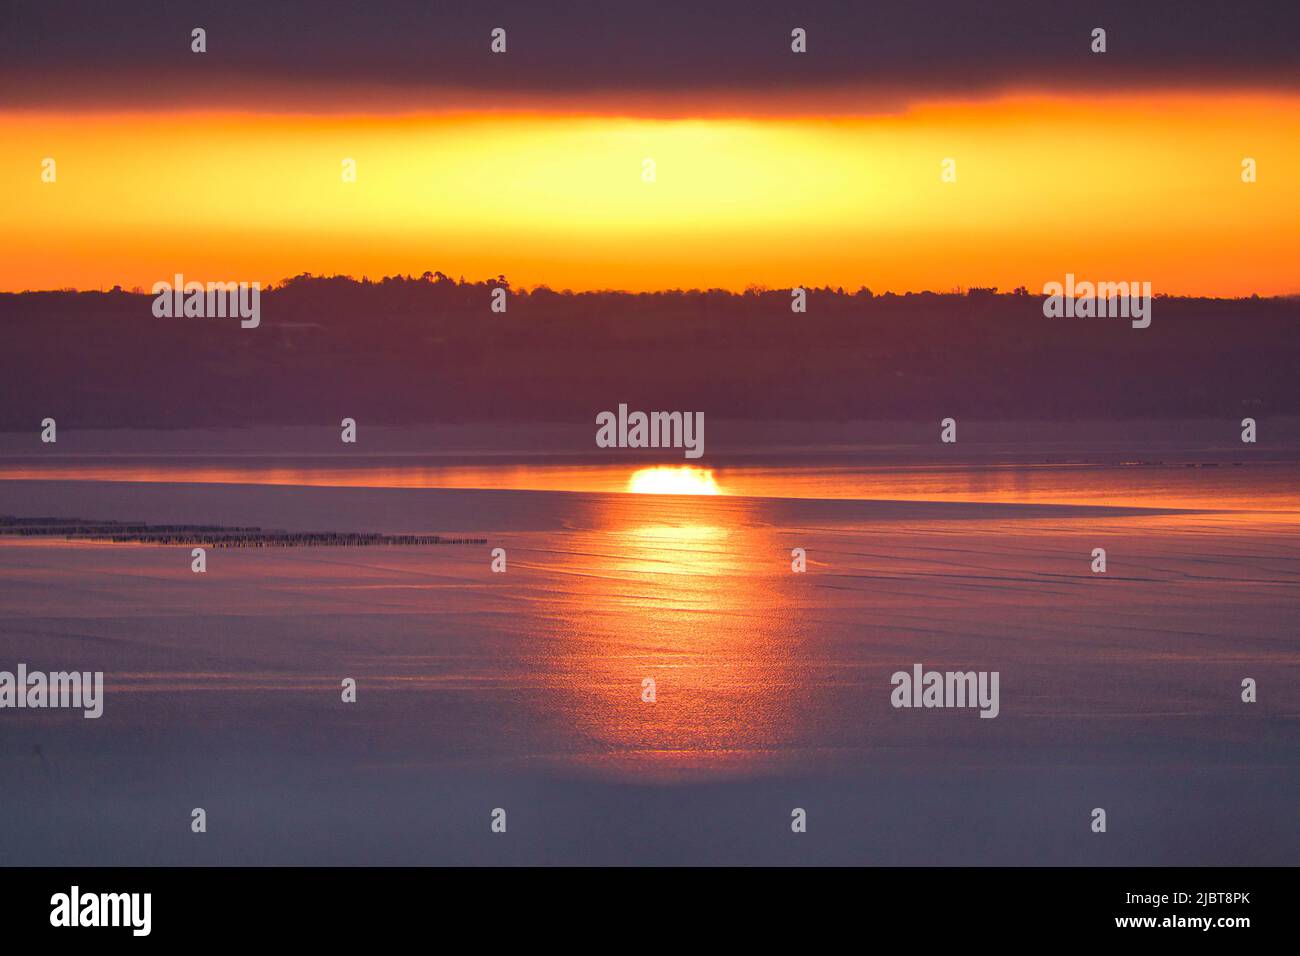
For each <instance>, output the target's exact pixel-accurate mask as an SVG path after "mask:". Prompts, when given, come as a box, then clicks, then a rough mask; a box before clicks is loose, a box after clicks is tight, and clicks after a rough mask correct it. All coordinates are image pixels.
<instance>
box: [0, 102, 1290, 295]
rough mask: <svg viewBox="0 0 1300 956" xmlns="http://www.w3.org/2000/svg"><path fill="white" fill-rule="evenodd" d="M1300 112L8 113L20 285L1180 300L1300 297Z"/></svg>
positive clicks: (1106, 107) (1169, 108) (1015, 105)
mask: <svg viewBox="0 0 1300 956" xmlns="http://www.w3.org/2000/svg"><path fill="white" fill-rule="evenodd" d="M1298 106H1300V98H1297V97H1296V96H1294V95H1285V94H1269V93H1256V94H1245V93H1243V94H1235V95H1228V94H1212V93H1194V92H1188V93H1183V94H1173V93H1170V94H1164V95H1155V94H1152V95H1136V94H1133V95H1119V94H1116V95H1113V96H1102V95H1096V96H1073V97H1071V96H1049V95H1034V94H1030V93H1023V94H1016V95H1007V96H1004V97H999V98H994V99H990V100H985V101H978V102H953V103H949V102H931V103H922V104H917V105H915V106H913V107H912V108H911V109H908V110H907V111H905V112H902V113H899V114H896V115H894V114H889V115H865V116H857V117H810V116H803V117H797V116H796V117H765V116H756V117H743V116H734V117H714V118H707V119H703V118H701V119H682V120H671V121H670V120H654V119H644V118H641V119H638V118H629V117H624V116H619V115H579V116H575V115H565V114H556V113H549V114H548V113H534V114H528V113H525V114H518V113H499V112H495V111H486V112H483V113H478V114H475V113H468V114H466V113H457V114H446V115H442V114H430V115H424V114H414V115H401V116H390V115H384V116H364V115H352V116H349V115H324V116H314V115H296V114H295V115H275V114H271V115H264V114H250V113H226V112H198V113H191V112H166V111H163V112H159V113H151V114H138V113H124V114H93V113H92V114H86V113H58V112H41V111H34V112H18V111H6V110H0V181H3V182H4V183H5V188H6V192H5V195H4V208H5V216H6V224H7V225H8V227H9V228H7V229H6V230H4V233H3V235H0V289H5V290H21V289H28V288H31V289H54V288H62V287H66V286H76V287H79V288H86V289H96V288H101V287H102V288H110V287H111V286H113V285H114V284H118V283H120V284H121V285H122V286H123V287H124V288H128V289H129V288H131V287H132V286H140V287H141V288H145V289H148V288H149V287H150V286H151V285H152V283H154V282H156V281H158V280H159V279H163V278H170V277H171V276H172V275H174V274H175V273H177V272H182V273H184V274H185V275H186V276H187V277H188V278H193V279H195V280H197V281H228V280H233V279H240V280H244V281H254V280H256V281H261V282H262V283H263V284H266V283H270V282H277V281H279V280H281V279H283V278H285V277H287V276H292V275H296V274H298V273H300V272H303V271H311V272H315V273H318V274H331V273H336V272H337V273H347V274H351V275H356V276H360V275H369V276H370V277H372V278H376V277H378V276H382V275H392V274H395V273H398V272H402V273H410V274H412V275H420V274H421V273H422V272H424V271H425V270H426V269H443V270H444V271H448V272H450V273H451V274H452V275H458V276H459V275H464V276H466V277H467V278H470V279H482V278H487V277H490V276H496V275H498V274H500V273H504V274H505V275H506V276H507V277H508V278H509V279H510V280H511V282H512V283H514V284H515V285H516V286H519V285H524V286H532V285H535V284H538V283H545V284H547V285H550V286H551V287H553V288H556V289H562V288H566V287H567V288H572V289H575V290H577V289H608V288H620V289H629V290H633V291H647V290H655V289H666V288H677V287H680V288H691V287H697V288H702V289H705V288H729V289H732V290H733V291H739V290H742V289H744V288H745V287H746V286H748V285H750V284H751V283H761V284H765V285H768V286H770V287H773V288H785V287H788V286H791V285H795V284H801V285H804V286H823V285H829V286H832V287H835V286H844V287H845V288H848V289H854V288H857V286H858V285H859V284H866V285H869V286H870V287H872V288H873V290H874V291H876V292H882V291H884V290H885V289H892V290H894V291H896V292H901V291H904V290H909V289H910V290H919V289H932V290H934V291H940V292H946V291H948V290H950V289H951V288H953V287H954V286H957V285H962V284H978V285H995V286H998V287H1000V288H1002V289H1003V290H1004V291H1005V290H1009V289H1012V288H1014V287H1015V286H1017V285H1020V284H1022V283H1025V284H1027V285H1029V286H1030V287H1031V288H1032V289H1037V288H1040V287H1041V284H1042V283H1043V282H1045V281H1047V280H1049V279H1056V280H1059V279H1060V278H1061V276H1062V275H1064V273H1065V272H1066V271H1067V268H1068V269H1069V270H1071V271H1073V272H1075V273H1076V274H1078V275H1097V276H1107V277H1110V276H1114V277H1117V278H1125V277H1127V278H1129V279H1138V278H1140V279H1142V280H1147V281H1150V282H1151V283H1152V285H1153V287H1154V288H1156V289H1157V290H1159V291H1161V292H1166V293H1170V294H1211V295H1249V294H1250V293H1252V292H1258V293H1260V294H1261V295H1266V294H1278V293H1290V292H1295V291H1298V287H1297V285H1296V282H1297V280H1296V272H1295V261H1296V248H1297V244H1296V238H1295V228H1294V223H1295V210H1296V208H1297V204H1298V203H1300V186H1297V184H1298V183H1300V173H1298V171H1297V170H1298V168H1300V167H1298V166H1297V156H1300V108H1298ZM161 144H165V149H163V147H162V145H161ZM42 157H55V158H57V160H58V167H57V173H58V178H57V182H45V181H43V180H42V177H41V165H40V160H41V158H42ZM945 157H950V158H952V159H953V160H954V162H955V163H956V166H955V170H956V173H957V179H956V180H955V181H952V182H944V181H943V180H942V178H941V176H940V171H941V170H940V163H941V161H942V160H943V159H944V158H945ZM1243 157H1251V158H1253V159H1255V160H1257V161H1258V163H1259V169H1260V175H1259V179H1258V182H1254V183H1251V184H1249V185H1246V184H1245V183H1243V181H1242V178H1241V172H1242V165H1241V164H1242V160H1243ZM345 159H351V160H354V161H355V164H356V167H355V168H356V180H355V182H348V181H345V180H344V178H343V177H342V174H341V170H342V165H341V164H342V163H343V161H344V160H345ZM646 159H652V160H653V161H654V171H655V175H654V177H653V179H652V181H647V179H646V178H644V176H643V173H644V171H645V166H644V163H645V161H646Z"/></svg>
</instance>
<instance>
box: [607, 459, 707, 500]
mask: <svg viewBox="0 0 1300 956" xmlns="http://www.w3.org/2000/svg"><path fill="white" fill-rule="evenodd" d="M627 490H628V491H630V492H632V493H633V494H638V495H719V494H722V489H721V488H719V487H718V483H717V481H716V480H715V479H714V477H713V469H712V468H694V467H692V466H690V465H676V466H671V465H661V466H657V467H654V468H642V469H640V470H639V471H637V472H635V473H634V474H633V475H632V477H631V478H629V479H628V481H627Z"/></svg>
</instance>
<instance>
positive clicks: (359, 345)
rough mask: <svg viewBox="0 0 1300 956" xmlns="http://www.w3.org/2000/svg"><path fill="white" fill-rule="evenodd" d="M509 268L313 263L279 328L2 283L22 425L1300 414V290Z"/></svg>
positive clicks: (0, 378)
mask: <svg viewBox="0 0 1300 956" xmlns="http://www.w3.org/2000/svg"><path fill="white" fill-rule="evenodd" d="M499 287H500V288H506V289H509V285H508V282H507V280H506V279H505V277H498V278H496V279H494V280H490V281H486V282H466V281H464V280H454V279H452V278H450V277H448V276H445V275H443V274H441V273H436V272H428V273H425V274H424V275H423V276H421V277H402V276H398V277H390V278H385V279H383V280H379V281H370V280H366V279H362V280H357V279H353V278H350V277H346V276H334V277H316V276H311V275H301V276H297V277H294V278H292V279H288V280H286V281H284V282H283V283H281V284H280V285H278V286H276V287H274V288H271V289H268V290H264V291H263V293H262V296H261V325H260V326H259V327H258V328H256V329H241V328H240V327H239V322H238V320H237V319H226V318H156V317H154V315H153V313H152V310H151V305H152V302H153V296H151V295H150V294H148V293H146V292H125V291H122V290H120V289H115V290H113V291H111V292H71V291H65V292H24V293H5V294H0V332H2V333H3V336H4V343H5V345H4V349H3V351H2V352H0V428H3V429H5V430H20V429H21V430H28V429H34V428H36V427H37V426H38V424H39V422H40V421H41V419H42V418H44V417H46V416H52V417H54V418H56V419H58V420H59V423H60V426H61V427H62V426H63V425H64V424H65V422H66V423H69V424H71V423H76V426H77V427H137V428H145V427H155V428H158V427H162V428H174V427H210V426H242V425H261V424H307V423H311V424H320V423H322V422H327V421H328V422H336V421H338V419H339V418H340V417H341V416H344V415H351V416H355V417H358V418H361V417H362V416H364V417H365V419H366V420H367V421H370V422H381V423H386V424H412V423H436V422H475V421H498V422H517V421H587V420H589V419H592V418H593V416H594V415H595V413H596V412H597V411H599V410H602V409H609V408H614V407H616V406H617V404H618V403H619V402H626V403H628V404H629V406H631V407H633V408H645V409H689V410H701V411H704V412H705V413H706V414H708V415H710V416H719V417H727V418H738V419H756V420H772V419H786V420H828V421H843V420H852V419H868V420H870V419H875V420H887V419H889V420H926V419H930V420H937V419H938V418H939V417H942V416H944V415H950V414H952V415H960V416H963V417H965V418H974V419H1004V420H1029V419H1034V420H1044V419H1046V420H1053V419H1058V420H1062V419H1079V418H1097V419H1133V418H1191V417H1205V416H1241V415H1246V414H1251V415H1266V414H1296V413H1300V389H1297V388H1296V386H1295V370H1296V368H1298V367H1300V344H1298V343H1300V337H1298V336H1297V333H1298V332H1300V300H1298V299H1296V298H1271V299H1259V298H1251V299H1200V298H1172V297H1160V298H1157V299H1156V300H1155V303H1154V307H1153V321H1152V324H1151V327H1150V328H1147V329H1134V328H1132V327H1130V324H1129V322H1128V321H1127V320H1124V319H1120V318H1114V319H1110V318H1071V319H1065V318H1057V319H1049V318H1045V317H1044V315H1043V313H1042V299H1041V297H1039V296H1036V295H1029V294H1027V293H1026V292H1024V290H1017V292H1016V293H1012V294H998V293H997V292H996V291H994V290H990V289H972V290H971V292H970V293H969V294H935V293H929V292H923V293H909V294H906V295H893V294H885V295H873V294H872V293H871V292H870V291H869V290H866V289H860V290H858V291H856V292H845V291H843V290H832V289H810V290H808V306H807V312H806V313H804V314H798V313H792V312H791V309H790V291H789V290H788V289H787V290H764V289H750V290H748V291H746V292H744V293H732V292H728V291H723V290H690V291H681V290H678V291H665V292H655V293H640V294H634V293H626V292H585V293H569V292H556V291H552V290H550V289H547V288H545V287H540V288H535V289H532V290H510V291H509V294H508V298H507V303H508V305H507V311H506V312H504V313H499V312H493V311H492V310H491V307H490V306H491V300H492V295H493V291H494V290H495V289H497V288H499Z"/></svg>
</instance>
